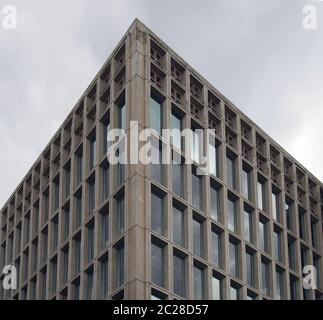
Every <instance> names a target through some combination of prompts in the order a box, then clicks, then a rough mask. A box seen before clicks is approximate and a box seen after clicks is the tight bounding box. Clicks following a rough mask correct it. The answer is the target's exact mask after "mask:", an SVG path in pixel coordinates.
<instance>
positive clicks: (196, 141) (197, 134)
mask: <svg viewBox="0 0 323 320" xmlns="http://www.w3.org/2000/svg"><path fill="white" fill-rule="evenodd" d="M191 133H192V147H191V148H192V159H193V161H195V162H196V163H199V162H200V149H201V147H202V144H201V145H200V143H201V142H202V140H203V130H202V129H199V128H197V127H196V128H194V127H192V131H191ZM200 140H201V141H200Z"/></svg>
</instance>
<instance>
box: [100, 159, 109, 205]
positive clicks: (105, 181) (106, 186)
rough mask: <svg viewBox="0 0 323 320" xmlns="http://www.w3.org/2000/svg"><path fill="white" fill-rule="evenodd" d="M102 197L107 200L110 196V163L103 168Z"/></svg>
mask: <svg viewBox="0 0 323 320" xmlns="http://www.w3.org/2000/svg"><path fill="white" fill-rule="evenodd" d="M102 175H103V177H102V179H103V180H102V185H103V188H102V199H103V200H105V199H107V198H108V196H109V176H110V171H109V165H106V166H105V167H104V168H102Z"/></svg>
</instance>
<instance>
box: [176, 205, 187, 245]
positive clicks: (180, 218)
mask: <svg viewBox="0 0 323 320" xmlns="http://www.w3.org/2000/svg"><path fill="white" fill-rule="evenodd" d="M173 241H174V243H176V244H178V245H179V246H182V247H184V246H185V233H184V211H183V210H181V209H179V208H177V207H176V206H173Z"/></svg>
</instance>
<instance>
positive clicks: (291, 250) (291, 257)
mask: <svg viewBox="0 0 323 320" xmlns="http://www.w3.org/2000/svg"><path fill="white" fill-rule="evenodd" d="M295 248H296V242H295V240H293V239H288V262H289V267H290V268H291V269H292V270H294V271H296V255H295V253H296V252H295Z"/></svg>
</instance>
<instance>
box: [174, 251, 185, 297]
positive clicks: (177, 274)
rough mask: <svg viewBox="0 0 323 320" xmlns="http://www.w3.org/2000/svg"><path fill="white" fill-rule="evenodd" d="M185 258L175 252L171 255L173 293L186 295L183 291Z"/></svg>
mask: <svg viewBox="0 0 323 320" xmlns="http://www.w3.org/2000/svg"><path fill="white" fill-rule="evenodd" d="M185 277H186V274H185V258H184V257H181V256H179V255H177V254H174V256H173V286H174V293H175V294H177V295H178V296H181V297H184V298H185V297H186V294H185V291H186V288H185Z"/></svg>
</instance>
